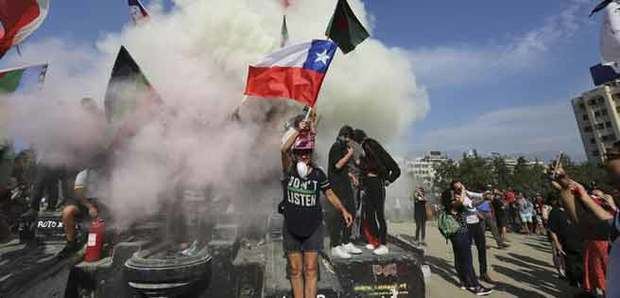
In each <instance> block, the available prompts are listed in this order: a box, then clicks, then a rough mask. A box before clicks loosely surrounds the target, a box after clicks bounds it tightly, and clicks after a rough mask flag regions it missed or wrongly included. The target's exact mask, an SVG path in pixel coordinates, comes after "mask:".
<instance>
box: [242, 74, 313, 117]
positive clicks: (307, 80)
mask: <svg viewBox="0 0 620 298" xmlns="http://www.w3.org/2000/svg"><path fill="white" fill-rule="evenodd" d="M323 78H325V74H323V73H319V72H316V71H312V70H306V69H303V68H300V67H277V66H275V67H254V66H250V70H249V72H248V80H247V85H246V87H245V95H250V96H259V97H270V98H274V97H275V98H290V99H293V100H296V101H299V102H301V103H303V104H305V105H308V106H311V107H313V106H314V104H315V103H316V99H317V96H318V95H319V90H321V84H322V83H323Z"/></svg>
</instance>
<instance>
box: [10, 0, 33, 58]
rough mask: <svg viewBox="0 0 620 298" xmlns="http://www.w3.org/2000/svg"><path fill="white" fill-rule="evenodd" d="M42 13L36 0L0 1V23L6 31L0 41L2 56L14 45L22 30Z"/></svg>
mask: <svg viewBox="0 0 620 298" xmlns="http://www.w3.org/2000/svg"><path fill="white" fill-rule="evenodd" d="M40 13H41V12H40V7H39V4H38V3H37V1H36V0H0V21H2V25H3V27H4V31H5V34H4V36H3V38H2V39H0V56H2V54H4V52H6V51H8V50H9V49H10V48H11V47H12V46H13V45H14V44H13V42H14V38H15V36H16V35H17V34H18V33H19V32H20V30H21V29H22V28H23V27H25V26H27V25H29V24H30V23H32V21H34V20H35V19H36V18H37V17H38V16H39V14H40Z"/></svg>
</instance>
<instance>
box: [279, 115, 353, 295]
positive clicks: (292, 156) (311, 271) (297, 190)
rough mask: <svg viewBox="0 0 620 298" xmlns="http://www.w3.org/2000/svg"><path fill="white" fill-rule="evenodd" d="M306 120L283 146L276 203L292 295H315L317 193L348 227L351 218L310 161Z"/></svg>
mask: <svg viewBox="0 0 620 298" xmlns="http://www.w3.org/2000/svg"><path fill="white" fill-rule="evenodd" d="M309 127H310V125H309V123H308V121H307V120H303V121H301V122H299V124H297V125H296V126H295V131H294V132H293V133H291V134H290V135H289V136H288V138H287V139H286V141H285V143H284V145H283V146H282V152H281V153H282V171H283V179H282V189H283V194H284V198H283V200H282V202H281V203H280V205H279V206H278V209H279V211H280V212H281V213H282V214H284V226H283V228H282V234H283V241H282V243H283V246H284V251H285V252H286V255H287V257H288V261H289V279H290V281H291V287H292V288H293V296H294V297H296V298H300V297H316V291H317V276H318V269H317V268H318V263H317V259H318V253H319V252H320V251H321V250H323V212H322V208H321V204H320V201H319V198H320V193H321V192H323V194H324V195H325V196H326V197H327V200H328V201H329V202H330V203H331V204H332V205H333V206H334V207H335V208H336V210H338V211H339V212H340V213H341V214H342V217H343V219H344V221H345V223H346V225H347V226H351V223H352V222H353V217H352V216H351V214H350V213H349V212H348V211H347V210H346V209H345V208H344V207H343V205H342V203H341V202H340V200H339V199H338V197H337V196H336V195H335V194H334V192H333V191H332V189H331V187H330V184H329V180H328V179H327V175H325V172H323V170H321V169H320V168H318V167H316V166H315V165H314V163H313V161H312V154H313V152H314V135H313V134H312V133H310V132H309ZM302 272H303V274H302Z"/></svg>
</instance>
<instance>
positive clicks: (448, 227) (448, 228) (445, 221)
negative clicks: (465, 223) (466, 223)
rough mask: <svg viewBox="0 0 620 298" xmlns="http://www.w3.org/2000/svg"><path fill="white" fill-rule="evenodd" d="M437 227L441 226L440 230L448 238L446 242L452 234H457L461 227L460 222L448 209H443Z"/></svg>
mask: <svg viewBox="0 0 620 298" xmlns="http://www.w3.org/2000/svg"><path fill="white" fill-rule="evenodd" d="M437 227H438V228H439V232H440V233H441V235H443V237H444V238H446V242H447V241H448V238H450V237H451V236H452V235H454V234H456V232H458V230H459V229H460V228H461V225H460V224H459V222H458V221H457V220H456V219H455V218H454V216H452V215H451V214H449V213H448V212H446V211H441V212H440V213H439V217H438V219H437Z"/></svg>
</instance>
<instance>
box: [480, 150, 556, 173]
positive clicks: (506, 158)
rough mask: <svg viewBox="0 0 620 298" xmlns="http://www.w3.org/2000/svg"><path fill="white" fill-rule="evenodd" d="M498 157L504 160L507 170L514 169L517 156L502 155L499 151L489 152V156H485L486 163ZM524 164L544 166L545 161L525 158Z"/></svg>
mask: <svg viewBox="0 0 620 298" xmlns="http://www.w3.org/2000/svg"><path fill="white" fill-rule="evenodd" d="M497 157H500V158H502V159H503V160H504V164H505V165H506V167H507V168H508V170H510V171H511V172H512V171H514V169H515V167H516V166H517V164H518V163H519V162H518V161H517V160H518V158H515V157H511V156H505V155H502V154H500V153H497V152H491V155H490V157H489V158H487V162H488V163H492V162H493V159H494V158H497ZM525 165H526V166H530V167H531V166H535V165H540V166H545V162H544V161H540V160H526V162H525Z"/></svg>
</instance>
